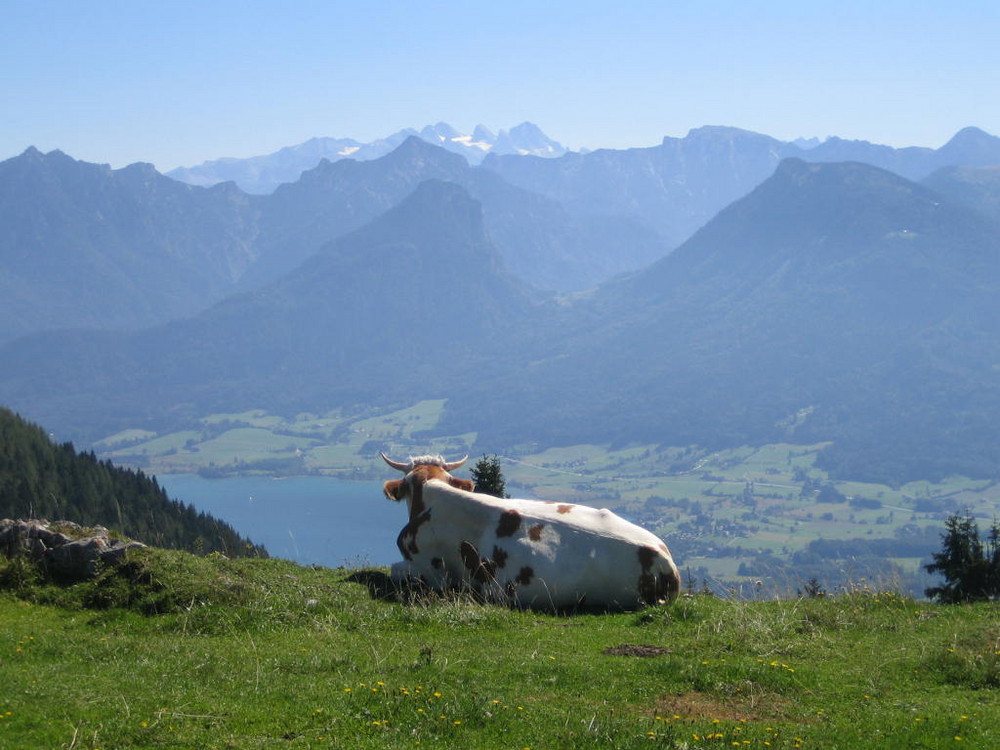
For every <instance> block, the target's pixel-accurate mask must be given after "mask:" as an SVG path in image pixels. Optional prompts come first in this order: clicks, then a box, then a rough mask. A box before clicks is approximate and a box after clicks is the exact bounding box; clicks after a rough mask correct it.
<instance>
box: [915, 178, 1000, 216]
mask: <svg viewBox="0 0 1000 750" xmlns="http://www.w3.org/2000/svg"><path fill="white" fill-rule="evenodd" d="M921 184H923V185H926V186H927V187H929V188H930V189H931V190H934V191H936V192H938V193H941V194H942V195H945V196H947V197H949V198H951V199H952V200H955V201H958V202H959V203H964V204H965V205H967V206H970V207H972V208H975V209H976V210H978V211H980V212H982V213H983V214H984V215H986V216H990V217H992V218H993V219H995V220H997V221H1000V166H993V167H945V168H943V169H939V170H937V171H936V172H934V173H933V174H931V175H929V176H928V177H926V178H924V179H923V180H922V181H921Z"/></svg>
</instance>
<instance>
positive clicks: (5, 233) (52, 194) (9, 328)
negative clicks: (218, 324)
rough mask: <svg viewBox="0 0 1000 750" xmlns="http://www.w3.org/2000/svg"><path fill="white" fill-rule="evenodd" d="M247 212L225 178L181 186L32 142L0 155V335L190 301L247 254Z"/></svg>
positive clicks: (151, 319) (236, 268) (133, 318)
mask: <svg viewBox="0 0 1000 750" xmlns="http://www.w3.org/2000/svg"><path fill="white" fill-rule="evenodd" d="M254 211H255V209H254V206H253V205H252V203H251V202H250V201H248V200H247V196H245V195H244V194H242V193H240V192H239V191H238V190H236V189H235V188H234V187H233V186H232V185H220V186H218V187H216V188H213V189H211V190H205V189H203V188H193V187H190V186H187V185H182V184H180V183H178V182H175V181H174V180H170V179H167V178H166V177H163V176H162V175H160V174H158V173H157V172H156V171H155V170H154V169H153V168H152V167H151V166H149V165H148V164H133V165H131V166H129V167H126V168H124V169H119V170H111V169H110V168H108V167H107V166H102V165H96V164H87V163H84V162H79V161H75V160H74V159H71V158H70V157H68V156H66V155H65V154H63V153H61V152H59V151H53V152H52V153H50V154H44V155H43V154H41V153H39V152H38V151H37V150H35V149H28V150H27V151H25V152H24V153H23V154H21V156H19V157H16V158H14V159H8V160H7V161H4V162H0V320H2V321H3V323H2V324H0V341H2V340H7V339H10V338H13V337H16V336H18V335H22V334H24V333H29V332H31V331H36V330H39V329H44V328H48V327H59V326H65V325H67V324H68V323H69V322H70V321H71V322H72V324H73V325H76V326H96V327H105V328H114V327H118V328H133V329H134V328H140V327H144V326H148V325H152V324H155V323H158V322H163V321H165V320H168V319H170V318H174V317H178V316H181V315H190V314H192V313H194V312H196V311H197V310H200V309H202V308H203V307H204V306H205V305H207V304H209V303H210V302H212V301H217V300H219V299H221V298H222V297H223V296H225V295H226V294H227V293H229V292H231V291H232V290H233V289H235V286H236V281H237V280H238V279H239V278H240V276H241V275H242V273H243V272H244V270H245V269H246V268H247V267H248V266H249V265H250V264H251V263H252V262H253V260H254V251H253V248H252V239H253V233H254V230H253V224H254Z"/></svg>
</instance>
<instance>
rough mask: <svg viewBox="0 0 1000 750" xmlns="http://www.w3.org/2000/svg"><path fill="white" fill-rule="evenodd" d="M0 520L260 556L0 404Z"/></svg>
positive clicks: (151, 485)
mask: <svg viewBox="0 0 1000 750" xmlns="http://www.w3.org/2000/svg"><path fill="white" fill-rule="evenodd" d="M0 517H4V518H46V519H48V520H51V521H55V520H65V521H74V522H76V523H79V524H81V525H84V526H94V525H98V524H99V525H101V526H105V527H107V528H109V529H113V530H115V531H119V532H121V533H122V534H124V535H125V536H127V537H129V538H131V539H135V540H138V541H141V542H144V543H146V544H150V545H154V546H157V547H166V548H169V549H184V550H188V551H191V552H197V553H202V554H207V553H209V552H222V553H224V554H226V555H228V556H230V557H248V556H261V557H266V556H267V552H266V551H265V550H264V548H263V547H261V546H259V545H255V544H253V543H252V542H250V541H249V540H247V539H244V538H243V537H241V536H240V535H239V534H237V533H236V531H235V530H233V528H232V527H230V526H229V525H228V524H226V523H224V522H223V521H220V520H218V519H216V518H213V517H212V516H210V515H207V514H205V513H201V512H199V511H197V510H196V509H195V508H193V507H191V506H189V505H185V504H184V503H182V502H177V501H176V500H171V499H170V497H168V495H167V493H166V492H165V491H164V490H163V489H162V488H161V487H160V486H159V484H158V483H157V481H156V478H155V477H149V476H146V475H145V474H143V473H142V472H141V471H138V470H131V469H124V468H121V467H117V466H114V465H113V464H112V463H111V462H110V461H99V460H98V459H97V457H96V456H95V455H94V454H93V453H92V452H83V453H78V452H77V451H76V449H75V448H74V447H73V444H72V443H62V444H56V443H54V442H52V441H51V440H50V439H49V437H48V435H47V434H46V433H45V431H44V430H43V429H42V428H41V427H39V426H38V425H35V424H32V423H30V422H28V421H26V420H24V419H22V418H21V417H20V416H18V415H17V414H15V413H14V412H12V411H10V410H9V409H6V408H2V407H0Z"/></svg>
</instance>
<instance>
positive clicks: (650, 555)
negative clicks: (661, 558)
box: [639, 547, 656, 572]
mask: <svg viewBox="0 0 1000 750" xmlns="http://www.w3.org/2000/svg"><path fill="white" fill-rule="evenodd" d="M654 560H656V550H655V549H653V548H652V547H639V565H641V566H642V569H643V571H644V572H645V571H648V570H649V569H650V568H651V567H653V561H654Z"/></svg>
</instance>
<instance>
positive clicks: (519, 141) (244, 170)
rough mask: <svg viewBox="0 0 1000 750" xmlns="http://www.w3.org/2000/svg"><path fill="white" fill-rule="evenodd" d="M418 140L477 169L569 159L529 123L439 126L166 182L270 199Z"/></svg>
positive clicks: (192, 170) (193, 171)
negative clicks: (348, 163) (320, 172)
mask: <svg viewBox="0 0 1000 750" xmlns="http://www.w3.org/2000/svg"><path fill="white" fill-rule="evenodd" d="M413 136H415V137H417V138H420V139H422V140H424V141H426V142H427V143H430V144H433V145H435V146H439V147H441V148H444V149H446V150H448V151H451V152H453V153H456V154H460V155H462V156H463V157H464V158H465V159H466V160H467V161H468V163H470V164H473V165H478V164H479V163H480V162H481V161H482V160H483V157H485V156H486V154H487V153H499V154H531V155H533V156H543V157H553V156H562V155H563V154H564V153H566V148H565V147H563V146H562V145H561V144H559V143H557V142H556V141H554V140H552V139H551V138H549V137H548V136H547V135H545V133H543V132H542V130H541V129H540V128H539V127H538V126H537V125H535V124H533V123H530V122H523V123H521V124H520V125H517V126H515V127H513V128H511V129H510V130H500V131H499V132H498V133H497V134H494V133H493V132H491V131H490V130H489V128H487V127H485V126H483V125H477V126H476V128H475V130H473V132H472V135H463V134H462V133H459V132H458V131H457V130H456V129H455V128H453V127H452V126H451V125H449V124H448V123H445V122H439V123H437V124H436V125H428V126H426V127H424V128H422V129H420V130H419V131H418V130H414V129H413V128H406V129H404V130H400V131H397V132H396V133H393V134H392V135H390V136H387V137H386V138H379V139H377V140H375V141H370V142H368V143H362V142H360V141H356V140H354V139H353V138H310V139H309V140H308V141H306V142H304V143H300V144H298V145H295V146H288V147H286V148H283V149H280V150H279V151H275V152H274V153H273V154H266V155H262V156H252V157H249V158H246V159H238V158H232V157H230V158H223V159H214V160H212V161H206V162H204V163H202V164H199V165H197V166H194V167H178V168H177V169H173V170H171V171H170V172H167V176H168V177H172V178H173V179H175V180H180V181H181V182H186V183H188V184H191V185H200V186H203V187H207V186H210V185H215V184H217V183H220V182H229V181H232V182H235V183H236V184H237V185H239V186H240V188H241V189H242V190H245V191H246V192H248V193H251V194H255V195H267V194H268V193H271V192H273V191H274V190H275V189H276V188H277V187H278V186H279V185H280V184H282V183H285V182H295V181H296V180H298V179H299V176H300V175H301V174H302V173H303V172H306V171H308V170H310V169H314V168H315V167H316V166H317V165H319V163H320V161H321V160H323V159H326V160H328V161H337V160H338V159H348V158H349V159H354V160H356V161H367V160H369V159H378V158H380V157H383V156H385V155H386V154H388V153H389V152H391V151H393V150H394V149H395V148H397V147H398V146H399V145H400V144H401V143H403V141H405V140H406V139H407V138H410V137H413Z"/></svg>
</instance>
